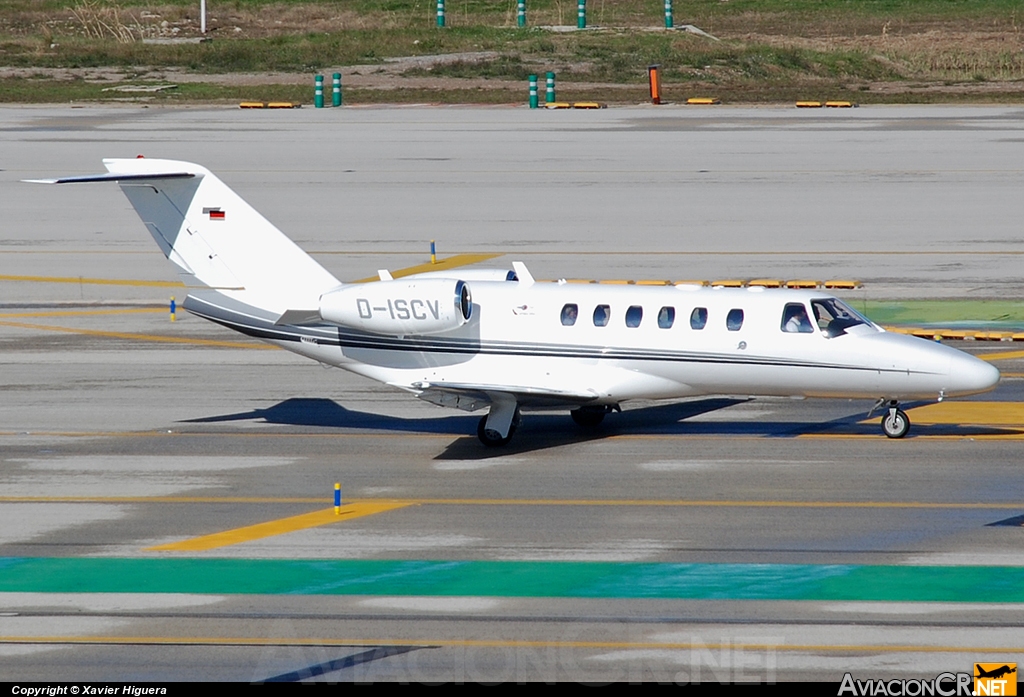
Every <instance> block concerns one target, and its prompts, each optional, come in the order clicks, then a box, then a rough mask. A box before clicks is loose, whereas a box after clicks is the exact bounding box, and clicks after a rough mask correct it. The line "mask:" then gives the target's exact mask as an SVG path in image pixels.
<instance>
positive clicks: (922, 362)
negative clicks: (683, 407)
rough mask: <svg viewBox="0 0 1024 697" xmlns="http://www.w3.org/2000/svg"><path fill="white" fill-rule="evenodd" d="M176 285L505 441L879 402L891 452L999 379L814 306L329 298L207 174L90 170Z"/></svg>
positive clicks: (588, 288)
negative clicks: (535, 416)
mask: <svg viewBox="0 0 1024 697" xmlns="http://www.w3.org/2000/svg"><path fill="white" fill-rule="evenodd" d="M104 165H106V168H107V170H108V173H107V174H97V175H92V176H76V177H66V178H60V179H44V180H33V181H37V182H41V183H51V184H61V183H72V182H99V181H116V182H118V184H119V185H120V186H121V189H122V190H123V191H124V193H125V195H126V196H127V197H128V200H129V201H130V202H131V204H132V206H134V207H135V210H136V211H137V212H138V214H139V216H140V217H141V218H142V221H143V222H144V223H145V225H146V227H147V229H148V230H149V232H150V234H151V235H152V236H153V239H154V240H156V243H157V244H158V245H159V246H160V249H161V250H163V253H164V255H166V256H167V258H168V259H170V260H171V261H172V262H174V264H175V265H177V266H178V268H179V269H180V270H181V273H182V276H183V278H184V280H185V284H186V285H187V286H189V287H190V288H195V290H190V292H189V294H188V297H187V298H186V299H185V302H184V307H185V309H187V310H189V311H190V312H192V313H193V314H196V315H198V316H200V317H203V318H205V319H208V320H211V321H213V322H217V323H218V324H222V325H224V326H225V327H228V328H230V329H234V330H235V331H238V332H241V333H243V334H246V335H249V336H253V337H257V338H260V339H263V340H265V341H268V342H270V343H273V344H276V345H278V346H280V347H282V348H285V349H288V350H289V351H293V352H295V353H298V354H301V355H303V356H306V357H307V358H312V359H313V360H317V361H320V362H321V363H325V364H328V365H333V366H337V367H339V368H344V369H346V370H350V371H352V372H354V373H358V374H359V375H365V376H366V377H368V378H372V379H374V380H378V381H380V382H382V383H385V384H387V385H391V386H393V387H397V388H400V389H403V390H406V391H408V392H411V393H412V394H414V395H416V396H417V397H419V398H420V399H424V400H426V401H428V402H432V403H434V404H438V405H441V406H447V407H456V408H458V409H463V410H466V411H476V410H478V409H481V408H484V407H488V413H487V415H486V416H484V417H483V418H482V419H481V420H480V425H479V427H478V429H477V433H478V436H479V438H480V440H481V441H482V442H483V443H484V445H488V446H497V445H504V444H506V443H508V442H509V440H510V439H511V438H512V435H513V434H514V433H515V430H516V428H517V427H518V426H519V424H520V408H528V409H569V410H570V413H571V415H572V418H573V420H574V421H576V423H578V424H580V425H581V426H583V427H588V428H592V427H595V426H597V425H598V424H599V423H600V422H601V421H602V419H604V417H605V415H606V414H608V413H609V412H610V411H613V410H617V409H618V408H619V405H620V404H621V403H622V402H625V401H626V400H630V399H672V398H680V397H689V396H694V395H712V394H725V395H734V394H742V395H755V396H788V397H840V398H871V399H877V400H878V402H877V404H876V407H875V408H876V409H877V408H879V407H883V406H884V408H885V410H884V414H883V416H882V431H883V432H884V433H885V435H887V436H889V437H890V438H902V437H903V436H905V435H906V434H907V431H908V430H909V428H910V420H909V419H908V418H907V415H906V414H905V413H904V412H903V411H902V410H901V409H900V408H899V403H900V401H901V400H910V399H913V400H919V399H929V400H930V399H938V400H942V399H944V398H946V397H958V396H964V395H970V394H975V393H979V392H984V391H986V390H990V389H992V388H993V387H995V385H996V383H997V382H998V381H999V371H998V370H996V369H995V368H994V367H992V366H991V365H989V364H988V363H985V362H983V361H981V360H978V359H977V358H974V357H973V356H970V355H968V354H966V353H963V352H960V351H957V350H954V349H952V348H949V347H947V346H943V345H941V344H938V343H934V342H930V341H926V340H923V339H917V338H914V337H910V336H905V335H901V334H893V333H888V332H885V331H884V330H882V329H881V328H880V327H878V326H877V325H875V324H874V323H872V322H871V321H870V320H868V319H866V318H865V317H863V316H861V315H860V314H858V313H857V312H856V311H854V310H853V309H851V308H850V307H849V306H848V305H846V304H845V303H843V302H842V301H841V300H839V299H837V298H834V297H830V296H828V295H827V294H824V293H821V292H818V291H816V290H786V289H764V288H741V289H730V288H706V287H701V286H697V285H676V286H662V287H657V286H611V285H600V284H594V285H576V284H566V283H565V282H564V281H563V282H558V283H539V282H535V281H534V279H533V277H532V276H531V275H530V272H529V271H528V270H527V268H526V266H524V265H523V264H522V263H520V262H515V263H514V264H513V269H514V271H508V270H493V269H492V270H473V269H464V270H456V271H444V272H431V273H424V274H418V275H415V276H407V277H405V278H400V279H394V278H392V277H391V275H390V274H389V273H388V272H387V271H381V272H379V277H380V280H379V281H375V282H372V283H357V284H342V283H341V282H340V281H338V279H336V278H335V277H334V276H332V275H331V274H330V273H328V272H327V271H326V270H325V269H324V268H323V267H322V266H320V264H318V263H317V262H316V261H314V260H313V259H312V258H311V257H310V256H309V255H307V254H306V253H305V252H303V251H302V250H301V249H300V248H299V247H298V246H297V245H295V244H294V243H293V242H292V241H291V240H290V239H288V238H287V237H285V235H284V234H282V233H281V232H280V231H279V230H278V229H277V228H276V227H274V226H273V225H272V224H271V223H270V222H268V221H267V220H266V219H265V218H263V216H261V215H260V214H259V213H258V212H256V210H254V209H253V208H252V207H251V206H249V205H248V204H247V203H246V202H245V201H243V200H242V199H241V198H240V197H239V196H238V195H237V194H235V193H234V192H233V191H232V190H231V189H229V188H228V187H227V186H226V185H225V184H224V183H223V182H221V181H220V179H218V178H217V177H216V176H214V175H213V174H212V173H210V171H209V170H207V169H205V168H203V167H200V166H198V165H194V164H190V163H188V162H176V161H171V160H150V159H141V158H140V159H110V160H104Z"/></svg>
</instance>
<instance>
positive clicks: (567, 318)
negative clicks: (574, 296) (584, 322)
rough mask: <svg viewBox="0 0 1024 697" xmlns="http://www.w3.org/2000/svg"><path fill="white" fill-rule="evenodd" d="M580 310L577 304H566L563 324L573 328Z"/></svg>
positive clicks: (563, 308)
mask: <svg viewBox="0 0 1024 697" xmlns="http://www.w3.org/2000/svg"><path fill="white" fill-rule="evenodd" d="M579 312H580V308H579V307H577V306H576V303H566V304H565V305H564V306H563V307H562V324H563V325H565V326H566V327H571V326H572V325H574V324H576V317H577V315H579Z"/></svg>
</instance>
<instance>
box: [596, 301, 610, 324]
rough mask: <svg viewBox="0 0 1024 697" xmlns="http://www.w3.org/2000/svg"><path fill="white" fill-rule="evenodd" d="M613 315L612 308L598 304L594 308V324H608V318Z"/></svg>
mask: <svg viewBox="0 0 1024 697" xmlns="http://www.w3.org/2000/svg"><path fill="white" fill-rule="evenodd" d="M611 316H612V312H611V308H609V307H608V306H607V305H598V306H597V307H595V308H594V326H595V327H606V326H608V320H609V319H610V318H611Z"/></svg>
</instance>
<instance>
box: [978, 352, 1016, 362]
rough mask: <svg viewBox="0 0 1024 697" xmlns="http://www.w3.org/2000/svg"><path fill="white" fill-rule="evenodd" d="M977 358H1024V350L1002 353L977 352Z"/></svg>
mask: <svg viewBox="0 0 1024 697" xmlns="http://www.w3.org/2000/svg"><path fill="white" fill-rule="evenodd" d="M975 357H976V358H980V359H981V360H983V361H1009V360H1013V359H1014V358H1024V351H1002V352H1000V353H989V354H984V353H979V354H976V356H975Z"/></svg>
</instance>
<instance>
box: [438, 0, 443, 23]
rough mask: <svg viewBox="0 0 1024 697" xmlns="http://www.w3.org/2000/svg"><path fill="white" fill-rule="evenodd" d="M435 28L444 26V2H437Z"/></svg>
mask: <svg viewBox="0 0 1024 697" xmlns="http://www.w3.org/2000/svg"><path fill="white" fill-rule="evenodd" d="M437 26H439V27H443V26H444V0H437Z"/></svg>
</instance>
